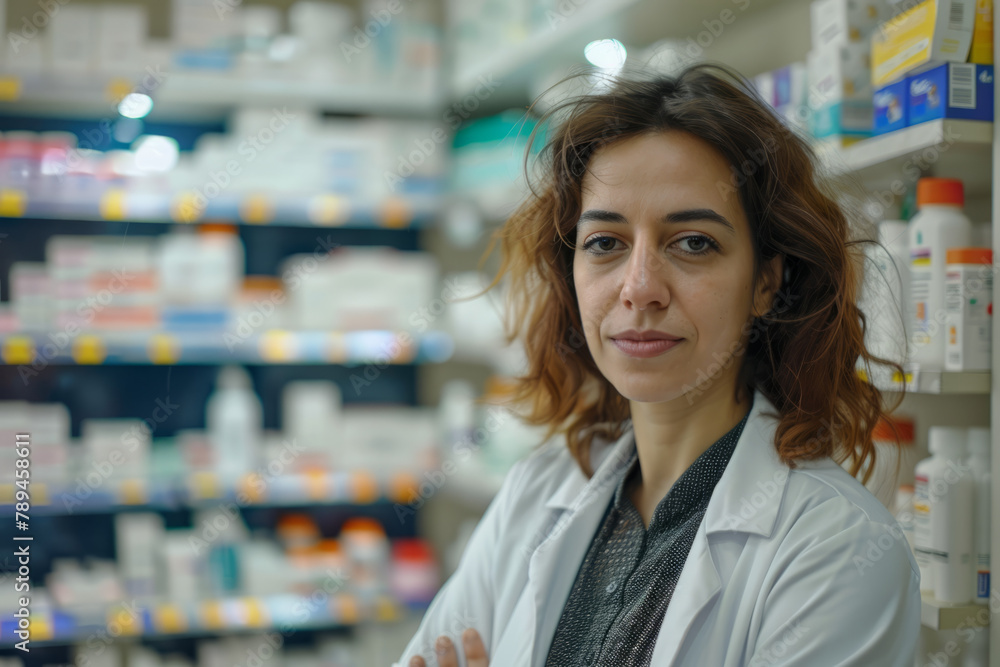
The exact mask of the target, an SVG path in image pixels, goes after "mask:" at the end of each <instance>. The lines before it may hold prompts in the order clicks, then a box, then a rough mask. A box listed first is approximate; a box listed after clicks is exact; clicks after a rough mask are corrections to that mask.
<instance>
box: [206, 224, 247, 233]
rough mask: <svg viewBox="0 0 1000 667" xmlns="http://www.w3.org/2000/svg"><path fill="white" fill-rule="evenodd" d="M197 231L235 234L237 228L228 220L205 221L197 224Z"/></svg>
mask: <svg viewBox="0 0 1000 667" xmlns="http://www.w3.org/2000/svg"><path fill="white" fill-rule="evenodd" d="M198 231H199V232H200V233H202V234H237V233H238V231H239V230H237V228H236V225H233V224H230V223H228V222H206V223H205V224H203V225H198Z"/></svg>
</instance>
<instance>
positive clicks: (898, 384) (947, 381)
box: [858, 366, 992, 394]
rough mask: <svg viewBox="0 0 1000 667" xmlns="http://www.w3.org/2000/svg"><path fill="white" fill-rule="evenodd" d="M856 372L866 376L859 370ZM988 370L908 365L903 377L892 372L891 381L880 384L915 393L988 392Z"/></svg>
mask: <svg viewBox="0 0 1000 667" xmlns="http://www.w3.org/2000/svg"><path fill="white" fill-rule="evenodd" d="M858 374H859V375H860V376H861V377H862V378H866V376H865V373H864V372H863V371H861V370H859V371H858ZM991 378H992V374H991V373H990V372H989V371H966V372H960V371H938V370H920V369H919V368H917V367H916V366H910V367H909V368H907V370H906V376H905V379H904V378H902V377H900V376H899V373H894V374H893V381H892V382H889V383H886V384H884V385H880V386H879V389H881V390H882V391H897V392H898V391H903V390H904V389H905V390H906V391H907V392H911V393H917V394H989V393H990V387H991V383H992V380H991Z"/></svg>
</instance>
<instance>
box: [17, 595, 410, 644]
mask: <svg viewBox="0 0 1000 667" xmlns="http://www.w3.org/2000/svg"><path fill="white" fill-rule="evenodd" d="M331 582H332V584H333V585H331V586H330V591H326V590H325V588H320V587H319V586H324V584H322V583H321V582H320V583H318V587H317V592H319V591H324V593H325V594H322V595H315V594H314V595H311V596H302V595H294V594H286V595H270V596H244V597H233V598H220V599H210V600H202V601H198V602H189V603H168V604H154V605H141V604H136V603H135V602H133V603H131V604H126V603H123V604H120V605H115V606H112V607H109V608H107V609H104V610H103V613H96V614H95V613H94V612H90V613H87V614H73V613H69V612H67V611H62V610H54V611H53V613H51V614H47V615H45V616H40V615H33V616H32V617H31V618H30V619H29V628H28V631H29V632H30V639H31V641H30V644H29V647H30V648H34V647H36V646H45V645H50V646H51V645H61V644H73V643H77V642H80V641H83V640H87V639H91V640H95V639H97V638H102V639H104V643H105V644H106V643H110V642H112V641H115V640H117V639H123V640H128V639H160V638H170V637H178V636H196V637H197V636H212V635H220V634H231V633H234V632H266V631H268V630H280V631H281V632H284V633H288V632H293V631H300V630H326V629H336V628H346V627H352V626H356V625H359V624H362V623H372V622H375V623H391V622H394V621H397V620H399V619H401V618H403V617H404V615H406V614H408V613H410V612H411V610H412V611H416V610H420V609H424V608H425V607H422V606H420V605H411V604H404V603H402V602H401V601H399V600H395V599H393V598H392V597H389V596H387V595H379V596H377V597H375V598H374V599H373V600H372V601H371V602H365V601H364V600H363V599H361V598H359V597H358V596H356V595H354V594H351V593H346V592H338V591H337V588H336V587H335V586H342V585H343V584H342V583H340V582H339V581H337V580H331ZM16 627H17V624H16V620H15V619H14V618H12V617H5V618H3V619H0V649H4V648H8V649H9V648H11V647H13V646H14V645H15V644H16V643H17V642H18V641H20V639H19V638H18V637H17V636H16V635H15V634H14V630H15V629H16Z"/></svg>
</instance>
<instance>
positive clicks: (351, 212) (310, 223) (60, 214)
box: [0, 188, 441, 229]
mask: <svg viewBox="0 0 1000 667" xmlns="http://www.w3.org/2000/svg"><path fill="white" fill-rule="evenodd" d="M194 197H195V193H179V194H177V195H162V194H154V193H148V194H146V193H136V192H128V191H125V190H117V189H112V190H109V191H106V192H105V193H103V194H102V195H101V196H100V197H96V198H91V199H87V200H77V201H66V200H61V199H60V197H58V196H55V197H53V196H29V195H28V194H27V193H25V192H23V191H20V190H13V189H9V188H8V189H3V190H0V217H4V218H32V219H39V220H86V221H128V222H156V223H196V222H199V221H205V220H211V221H212V222H228V223H235V224H247V225H276V226H285V225H287V226H297V227H346V228H361V229H379V228H384V229H403V228H407V227H422V226H425V225H430V224H432V223H433V222H434V220H435V217H436V216H437V215H438V214H439V213H440V210H441V206H440V199H439V198H438V197H434V196H428V197H423V198H420V199H417V198H410V199H402V198H396V199H390V200H386V201H384V202H381V203H365V202H359V201H351V200H350V199H349V198H347V197H343V196H339V195H334V194H325V195H324V194H319V195H315V196H312V197H308V198H305V197H297V198H288V197H284V198H282V197H268V196H267V195H266V194H257V195H251V196H232V195H228V196H227V195H220V196H218V197H216V198H213V199H210V200H208V203H207V206H205V207H204V208H202V209H194V208H191V207H190V206H189V204H190V203H191V202H192V201H194Z"/></svg>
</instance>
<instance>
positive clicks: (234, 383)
mask: <svg viewBox="0 0 1000 667" xmlns="http://www.w3.org/2000/svg"><path fill="white" fill-rule="evenodd" d="M215 386H216V387H219V388H220V389H250V388H251V387H252V386H253V383H252V382H251V380H250V375H249V373H247V372H246V369H244V368H243V367H242V366H223V367H222V369H221V370H220V371H219V374H218V375H217V376H216V379H215Z"/></svg>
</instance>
